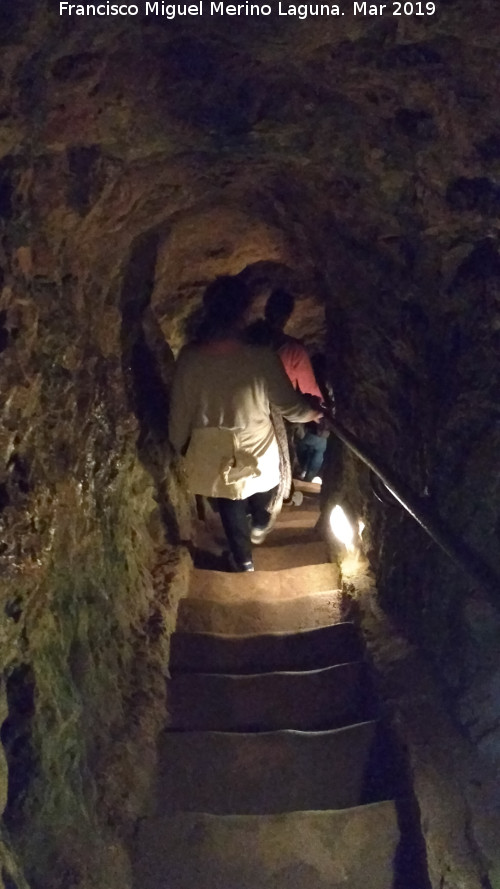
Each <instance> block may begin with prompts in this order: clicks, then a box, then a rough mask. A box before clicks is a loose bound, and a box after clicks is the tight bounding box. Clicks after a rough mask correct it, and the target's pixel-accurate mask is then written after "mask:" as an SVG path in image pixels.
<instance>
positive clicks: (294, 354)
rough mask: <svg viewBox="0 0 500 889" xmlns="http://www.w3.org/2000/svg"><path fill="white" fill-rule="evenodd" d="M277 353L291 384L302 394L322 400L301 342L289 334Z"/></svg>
mask: <svg viewBox="0 0 500 889" xmlns="http://www.w3.org/2000/svg"><path fill="white" fill-rule="evenodd" d="M278 355H279V356H280V358H281V361H282V364H283V367H284V368H285V371H286V373H287V376H288V377H289V378H290V380H291V382H292V384H293V386H295V388H296V389H300V391H301V392H302V393H303V394H304V395H316V396H317V397H318V398H321V401H323V395H322V394H321V389H320V388H319V386H318V384H317V382H316V377H315V376H314V371H313V369H312V364H311V361H310V358H309V355H308V354H307V351H306V349H305V347H304V346H303V345H302V343H301V342H299V340H296V339H294V338H293V337H291V336H290V337H287V338H286V342H285V343H284V344H283V345H282V346H281V347H280V348H279V349H278Z"/></svg>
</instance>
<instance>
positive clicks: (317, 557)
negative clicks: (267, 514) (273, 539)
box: [253, 540, 338, 581]
mask: <svg viewBox="0 0 500 889" xmlns="http://www.w3.org/2000/svg"><path fill="white" fill-rule="evenodd" d="M253 562H254V565H255V569H256V571H280V570H281V569H288V568H301V567H305V566H307V565H320V564H326V563H328V547H327V545H326V543H324V541H322V540H311V541H309V542H306V543H304V542H302V541H298V542H296V543H284V544H283V545H281V546H259V547H255V548H254V551H253ZM334 576H335V578H336V581H338V575H337V572H335V575H334Z"/></svg>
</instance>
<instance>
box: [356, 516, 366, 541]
mask: <svg viewBox="0 0 500 889" xmlns="http://www.w3.org/2000/svg"><path fill="white" fill-rule="evenodd" d="M358 529H359V536H360V537H361V535H362V533H363V531H364V530H365V523H364V522H362V521H361V519H358Z"/></svg>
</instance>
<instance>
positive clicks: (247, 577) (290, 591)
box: [188, 562, 339, 602]
mask: <svg viewBox="0 0 500 889" xmlns="http://www.w3.org/2000/svg"><path fill="white" fill-rule="evenodd" d="M338 586H339V569H338V568H337V566H335V565H333V564H332V563H331V562H324V563H322V564H320V565H302V566H300V567H296V568H282V569H279V570H277V571H255V572H249V573H247V574H230V573H228V572H225V571H207V570H205V569H203V568H195V569H194V570H193V571H192V573H191V579H190V583H189V592H188V596H191V597H193V598H196V599H212V600H216V601H222V602H240V601H241V600H242V599H255V600H257V599H258V600H265V599H268V600H273V601H275V600H276V599H292V598H294V597H295V596H303V595H305V594H306V593H315V592H320V591H324V590H334V589H337V588H338Z"/></svg>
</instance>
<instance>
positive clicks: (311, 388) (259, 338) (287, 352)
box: [247, 288, 323, 401]
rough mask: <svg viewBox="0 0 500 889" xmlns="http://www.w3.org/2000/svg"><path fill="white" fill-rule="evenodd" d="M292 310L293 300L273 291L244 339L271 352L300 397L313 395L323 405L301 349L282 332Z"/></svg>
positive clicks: (288, 295) (319, 391)
mask: <svg viewBox="0 0 500 889" xmlns="http://www.w3.org/2000/svg"><path fill="white" fill-rule="evenodd" d="M294 308H295V298H294V297H293V296H292V294H291V293H288V291H287V290H283V289H281V288H278V289H276V290H273V292H272V293H271V295H270V297H269V299H268V301H267V303H266V307H265V309H264V318H261V319H260V320H259V321H255V322H254V323H253V324H251V325H250V327H248V328H247V338H248V339H249V341H250V342H252V343H255V344H257V345H260V346H270V347H271V348H272V349H274V351H275V352H277V353H278V355H279V357H280V358H281V362H282V364H283V367H284V368H285V371H286V374H287V376H288V378H289V379H290V381H291V383H292V385H293V386H294V388H295V389H299V390H300V392H302V394H303V395H313V396H315V397H316V398H319V399H320V400H321V401H323V395H322V393H321V390H320V388H319V386H318V383H317V381H316V377H315V376H314V371H313V368H312V365H311V360H310V358H309V355H308V354H307V350H306V348H305V346H304V345H303V343H301V341H300V340H298V339H296V338H295V337H293V336H288V334H286V333H285V332H284V329H285V326H286V324H287V322H288V320H289V318H290V316H291V315H292V312H293V310H294Z"/></svg>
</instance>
